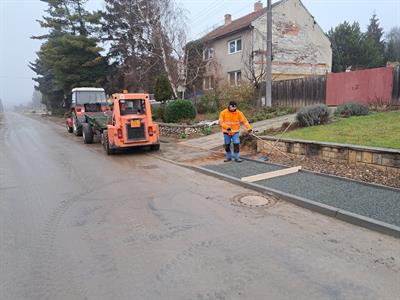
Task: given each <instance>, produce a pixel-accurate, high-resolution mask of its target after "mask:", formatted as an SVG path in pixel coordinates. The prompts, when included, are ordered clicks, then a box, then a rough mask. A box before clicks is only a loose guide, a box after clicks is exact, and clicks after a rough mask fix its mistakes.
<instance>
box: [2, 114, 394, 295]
mask: <svg viewBox="0 0 400 300" xmlns="http://www.w3.org/2000/svg"><path fill="white" fill-rule="evenodd" d="M163 146H165V147H164V150H161V153H160V154H159V155H162V156H164V157H168V151H171V152H173V153H174V155H176V153H177V151H178V150H177V148H176V147H175V146H174V145H171V144H167V145H163ZM172 150H173V151H172ZM0 151H1V152H0V299H7V300H22V299H35V300H36V299H38V300H39V299H40V300H42V299H51V300H56V299H63V300H64V299H65V300H66V299H74V300H80V299H93V300H102V299H104V300H106V299H116V300H119V299H121V300H125V299H126V300H128V299H396V297H398V295H399V294H400V285H399V282H400V241H399V240H396V239H394V238H391V237H388V236H385V235H381V234H379V233H375V232H371V231H368V230H366V229H362V228H358V227H356V226H352V225H350V224H346V223H343V222H340V221H338V220H334V219H331V218H329V217H325V216H321V215H319V214H317V213H312V212H309V211H307V210H304V209H301V208H298V207H295V206H292V205H290V204H288V203H285V202H283V201H279V202H278V203H276V204H275V205H274V206H272V207H263V208H256V209H250V208H247V207H241V206H238V205H233V204H232V202H231V199H232V198H233V197H235V196H237V195H238V194H246V193H253V192H250V191H247V190H245V189H243V188H240V187H237V186H234V185H232V184H228V183H226V182H223V181H219V180H216V179H214V178H212V177H208V176H206V175H202V174H199V173H195V172H193V171H191V170H187V169H184V168H181V167H179V166H176V165H174V164H170V163H168V162H165V161H162V160H159V159H157V157H156V156H155V154H154V153H149V152H145V151H137V152H134V153H127V154H120V155H114V156H106V155H105V154H104V152H103V149H102V147H101V146H100V145H99V144H93V145H84V144H83V143H82V141H81V138H77V137H75V136H73V135H70V134H68V133H67V132H66V130H65V129H64V128H62V127H60V126H58V125H55V124H52V123H50V122H44V121H39V120H36V119H32V118H29V117H26V116H23V115H18V114H12V113H7V114H4V115H0ZM186 152H188V151H187V149H186ZM189 152H190V151H189ZM182 153H183V154H182V155H184V151H183V152H182Z"/></svg>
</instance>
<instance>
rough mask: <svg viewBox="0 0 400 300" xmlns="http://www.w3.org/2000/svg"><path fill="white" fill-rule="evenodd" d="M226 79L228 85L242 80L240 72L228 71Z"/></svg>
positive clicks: (236, 83) (237, 83) (238, 83)
mask: <svg viewBox="0 0 400 300" xmlns="http://www.w3.org/2000/svg"><path fill="white" fill-rule="evenodd" d="M228 81H229V85H240V82H241V81H242V72H241V71H234V72H228Z"/></svg>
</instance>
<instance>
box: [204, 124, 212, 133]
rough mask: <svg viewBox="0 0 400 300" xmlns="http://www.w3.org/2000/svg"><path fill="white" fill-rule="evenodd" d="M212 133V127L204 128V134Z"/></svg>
mask: <svg viewBox="0 0 400 300" xmlns="http://www.w3.org/2000/svg"><path fill="white" fill-rule="evenodd" d="M211 133H212V129H211V127H209V126H207V127H204V128H203V134H204V135H210V134H211Z"/></svg>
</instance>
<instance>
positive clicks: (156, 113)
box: [151, 105, 165, 121]
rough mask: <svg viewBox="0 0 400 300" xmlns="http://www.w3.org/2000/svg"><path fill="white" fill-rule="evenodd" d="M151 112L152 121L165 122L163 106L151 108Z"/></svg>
mask: <svg viewBox="0 0 400 300" xmlns="http://www.w3.org/2000/svg"><path fill="white" fill-rule="evenodd" d="M151 112H152V115H153V120H162V121H165V117H164V114H165V106H164V105H160V106H159V107H152V108H151Z"/></svg>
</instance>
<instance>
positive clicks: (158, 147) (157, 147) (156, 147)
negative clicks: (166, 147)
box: [151, 144, 160, 151]
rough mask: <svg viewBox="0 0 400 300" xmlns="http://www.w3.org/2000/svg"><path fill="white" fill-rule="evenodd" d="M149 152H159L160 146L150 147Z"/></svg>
mask: <svg viewBox="0 0 400 300" xmlns="http://www.w3.org/2000/svg"><path fill="white" fill-rule="evenodd" d="M151 150H152V151H159V150H160V144H156V145H151Z"/></svg>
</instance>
